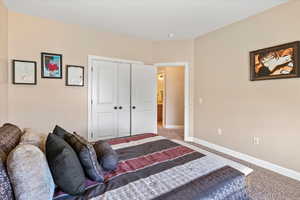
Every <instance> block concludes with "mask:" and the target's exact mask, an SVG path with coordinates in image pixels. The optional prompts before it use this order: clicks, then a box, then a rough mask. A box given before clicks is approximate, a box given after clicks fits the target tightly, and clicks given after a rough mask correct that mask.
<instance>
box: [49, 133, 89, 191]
mask: <svg viewBox="0 0 300 200" xmlns="http://www.w3.org/2000/svg"><path fill="white" fill-rule="evenodd" d="M46 157H47V160H48V164H49V167H50V170H51V172H52V176H53V178H54V182H55V183H56V185H57V186H59V187H60V189H61V190H62V191H64V192H66V193H68V194H71V195H79V194H82V193H84V191H85V175H84V171H83V169H82V166H81V164H80V161H79V159H78V157H77V155H76V153H75V151H74V150H73V149H72V147H71V146H70V145H69V144H68V143H67V142H65V141H64V140H63V139H61V138H60V137H58V136H56V135H55V134H49V135H48V138H47V141H46Z"/></svg>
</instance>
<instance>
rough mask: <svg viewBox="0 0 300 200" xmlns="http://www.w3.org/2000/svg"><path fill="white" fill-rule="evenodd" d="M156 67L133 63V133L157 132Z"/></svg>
mask: <svg viewBox="0 0 300 200" xmlns="http://www.w3.org/2000/svg"><path fill="white" fill-rule="evenodd" d="M156 112H157V107H156V68H155V67H153V66H146V65H136V64H135V65H132V119H131V120H132V121H131V124H132V135H136V134H142V133H156V132H157V122H156V118H157V116H156Z"/></svg>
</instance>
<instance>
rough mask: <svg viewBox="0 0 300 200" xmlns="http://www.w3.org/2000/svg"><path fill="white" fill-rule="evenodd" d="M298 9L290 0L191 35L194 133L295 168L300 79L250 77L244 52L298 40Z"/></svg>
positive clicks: (298, 163) (299, 129) (299, 5)
mask: <svg viewBox="0 0 300 200" xmlns="http://www.w3.org/2000/svg"><path fill="white" fill-rule="evenodd" d="M299 10H300V2H299V1H292V2H290V3H288V4H285V5H282V6H280V7H276V8H273V9H271V10H269V11H267V12H265V13H262V14H260V15H257V16H255V17H251V18H249V19H247V20H244V21H241V22H239V23H235V24H232V25H230V26H227V27H225V28H223V29H220V30H217V31H215V32H212V33H209V34H207V35H205V36H203V37H199V38H197V39H196V43H195V50H196V51H195V62H196V67H195V77H196V79H195V99H194V101H195V119H194V120H195V122H194V124H195V136H196V137H197V138H200V139H204V140H206V141H209V142H212V143H215V144H219V145H222V146H225V147H229V148H231V149H234V150H236V151H240V152H243V153H246V154H249V155H252V156H255V157H257V158H260V159H263V160H267V161H270V162H273V163H275V164H279V165H281V166H284V167H287V168H291V169H294V170H297V171H300V159H299V141H300V113H299V108H300V93H299V90H300V79H284V80H271V81H258V82H250V81H249V54H248V53H249V51H252V50H256V49H260V48H265V47H270V46H273V45H278V44H282V43H286V42H292V41H296V40H300V26H299V19H300V12H299ZM199 98H203V103H202V104H200V103H199ZM218 128H222V129H223V135H222V136H219V135H218V134H217V129H218ZM254 136H258V137H260V139H261V144H260V145H254V144H253V137H254Z"/></svg>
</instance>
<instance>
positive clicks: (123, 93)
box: [118, 63, 131, 137]
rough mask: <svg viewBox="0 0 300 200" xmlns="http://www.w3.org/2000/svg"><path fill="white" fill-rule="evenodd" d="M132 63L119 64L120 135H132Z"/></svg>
mask: <svg viewBox="0 0 300 200" xmlns="http://www.w3.org/2000/svg"><path fill="white" fill-rule="evenodd" d="M130 72H131V64H126V63H120V64H118V136H119V137H123V136H130V94H131V89H130V85H131V83H130V76H131V75H130Z"/></svg>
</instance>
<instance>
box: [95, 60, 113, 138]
mask: <svg viewBox="0 0 300 200" xmlns="http://www.w3.org/2000/svg"><path fill="white" fill-rule="evenodd" d="M117 72H118V64H117V63H113V62H104V61H93V72H92V84H93V87H92V88H93V89H92V101H93V103H92V133H93V139H100V138H113V137H117V136H118V127H117V117H118V109H117V108H118V107H117V106H118V105H117V103H118V102H117V87H118V81H117V78H118V76H117Z"/></svg>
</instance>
